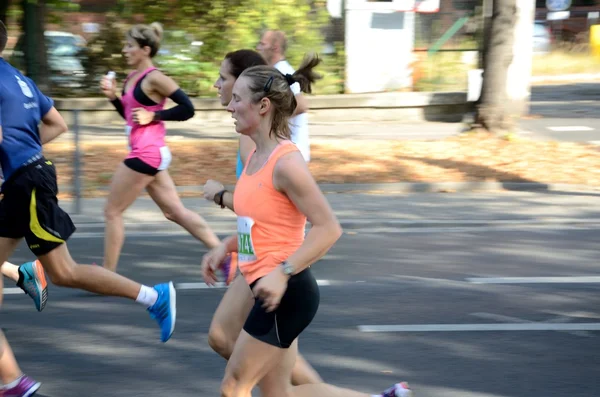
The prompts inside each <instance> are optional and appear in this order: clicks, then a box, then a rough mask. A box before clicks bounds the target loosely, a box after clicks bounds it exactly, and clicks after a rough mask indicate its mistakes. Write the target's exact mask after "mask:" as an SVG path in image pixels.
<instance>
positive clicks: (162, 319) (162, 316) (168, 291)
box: [148, 281, 177, 342]
mask: <svg viewBox="0 0 600 397" xmlns="http://www.w3.org/2000/svg"><path fill="white" fill-rule="evenodd" d="M154 289H155V290H156V292H158V299H157V300H156V302H155V303H154V305H152V306H150V307H149V308H148V312H149V313H150V317H152V318H153V319H155V320H156V322H157V323H158V326H159V327H160V340H161V341H162V342H166V341H168V340H169V338H171V335H173V331H174V330H175V319H176V317H177V306H176V303H175V300H176V294H175V287H174V286H173V283H172V282H171V281H169V283H167V284H157V285H155V286H154Z"/></svg>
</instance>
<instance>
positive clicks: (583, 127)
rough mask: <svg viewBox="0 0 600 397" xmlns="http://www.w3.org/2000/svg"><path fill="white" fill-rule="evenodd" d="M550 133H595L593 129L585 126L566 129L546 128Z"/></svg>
mask: <svg viewBox="0 0 600 397" xmlns="http://www.w3.org/2000/svg"><path fill="white" fill-rule="evenodd" d="M546 128H547V129H549V130H550V131H555V132H576V131H594V129H593V128H592V127H586V126H583V125H573V126H564V127H546Z"/></svg>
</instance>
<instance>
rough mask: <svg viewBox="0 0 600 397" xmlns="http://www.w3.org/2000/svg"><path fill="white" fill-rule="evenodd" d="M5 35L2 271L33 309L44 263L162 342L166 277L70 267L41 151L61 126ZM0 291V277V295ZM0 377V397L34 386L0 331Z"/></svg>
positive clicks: (0, 34) (0, 131) (66, 220)
mask: <svg viewBox="0 0 600 397" xmlns="http://www.w3.org/2000/svg"><path fill="white" fill-rule="evenodd" d="M6 41H7V32H6V27H5V26H4V24H2V23H1V22H0V166H1V168H2V172H3V173H4V183H3V184H2V194H3V197H2V200H1V201H0V263H2V264H3V265H2V274H4V275H7V276H9V277H11V278H13V280H14V279H15V278H17V279H18V284H17V285H19V286H20V287H21V288H22V289H23V290H24V291H26V292H27V293H28V294H29V295H30V296H31V297H32V298H34V301H35V302H36V307H37V308H38V310H39V311H41V310H42V309H43V307H44V304H45V299H46V296H45V294H44V293H43V291H44V288H40V285H39V283H40V282H42V281H43V280H44V269H45V270H46V272H47V273H48V274H49V276H50V279H51V280H52V282H53V283H54V284H56V285H59V286H62V287H68V288H77V289H83V290H86V291H89V292H93V293H97V294H100V295H109V296H119V297H124V298H130V299H132V300H135V301H136V302H139V303H141V304H142V305H144V307H146V308H147V310H148V311H149V313H150V316H151V317H152V318H154V319H155V320H156V321H157V322H158V324H159V326H160V328H161V340H162V341H163V342H166V341H167V340H169V338H170V337H171V335H172V333H173V330H174V328H175V315H176V313H175V299H176V296H175V288H174V287H173V283H172V282H169V283H165V284H158V285H156V286H154V287H148V286H145V285H141V284H138V283H136V282H134V281H131V280H129V279H127V278H125V277H123V276H120V275H118V274H116V273H113V272H111V271H109V270H106V269H105V268H103V267H101V266H93V265H77V264H76V263H75V261H74V260H73V259H72V258H71V255H70V253H69V250H68V248H67V244H66V241H67V239H68V238H69V237H70V236H71V235H72V234H73V232H74V231H75V226H74V225H73V222H72V221H71V218H70V217H69V215H68V214H67V213H66V212H65V211H63V210H62V209H61V208H60V207H59V205H58V199H57V195H58V184H57V179H56V169H55V168H54V164H52V162H51V161H49V160H47V159H46V158H44V156H43V154H42V145H44V144H46V143H48V142H50V141H52V140H53V139H55V138H56V137H58V136H59V135H60V134H62V133H64V132H65V131H67V129H68V128H67V125H66V123H65V121H64V119H63V118H62V116H61V115H60V113H58V111H57V110H56V108H54V104H53V101H52V99H50V98H48V97H47V96H45V95H44V94H43V93H41V92H40V90H39V89H38V87H37V86H36V85H35V84H34V83H33V81H31V80H30V79H28V78H27V77H25V76H23V75H22V74H21V73H20V72H19V71H18V70H17V69H15V68H13V67H12V66H11V65H10V64H8V63H7V62H6V61H5V60H4V59H3V58H2V57H1V54H2V51H3V50H4V48H5V46H6ZM23 238H25V241H26V242H27V245H28V246H29V249H30V250H31V252H33V254H34V255H35V256H36V257H37V259H38V260H37V261H34V262H29V263H27V264H24V265H22V266H21V267H17V266H15V265H12V264H10V263H8V262H6V260H7V259H8V258H9V257H10V255H11V254H12V253H13V251H14V250H15V249H16V248H17V245H18V244H19V242H20V241H21V240H22V239H23ZM44 282H45V281H44ZM36 284H37V285H36ZM42 287H43V286H42ZM40 292H41V293H40ZM40 295H44V296H40ZM1 297H2V278H1V277H0V301H1ZM0 381H1V383H2V384H4V387H3V388H2V389H0V395H2V394H4V395H5V396H16V397H21V396H30V395H31V394H33V393H35V391H36V390H37V389H38V388H39V387H40V384H39V383H37V382H34V381H33V380H32V379H30V378H28V377H26V376H24V375H23V374H22V373H21V371H20V369H19V368H18V365H17V363H16V361H15V359H14V356H13V354H12V351H11V350H10V346H9V345H8V342H7V341H6V339H5V338H4V335H2V333H1V332H0Z"/></svg>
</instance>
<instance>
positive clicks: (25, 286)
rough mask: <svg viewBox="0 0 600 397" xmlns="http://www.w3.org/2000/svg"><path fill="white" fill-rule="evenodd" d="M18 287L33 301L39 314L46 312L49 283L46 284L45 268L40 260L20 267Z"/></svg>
mask: <svg viewBox="0 0 600 397" xmlns="http://www.w3.org/2000/svg"><path fill="white" fill-rule="evenodd" d="M17 286H18V287H19V288H21V289H22V290H23V291H25V293H26V294H27V295H29V296H30V297H31V299H33V302H34V303H35V308H36V309H37V311H38V312H41V311H42V310H44V307H46V301H47V300H48V283H47V282H46V275H45V274H44V268H43V267H42V264H41V263H40V261H39V260H35V261H33V262H27V263H24V264H22V265H21V266H19V281H17Z"/></svg>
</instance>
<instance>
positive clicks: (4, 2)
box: [0, 0, 10, 25]
mask: <svg viewBox="0 0 600 397" xmlns="http://www.w3.org/2000/svg"><path fill="white" fill-rule="evenodd" d="M9 6H10V0H0V21H2V22H4V24H5V25H6V13H7V12H8V7H9Z"/></svg>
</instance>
